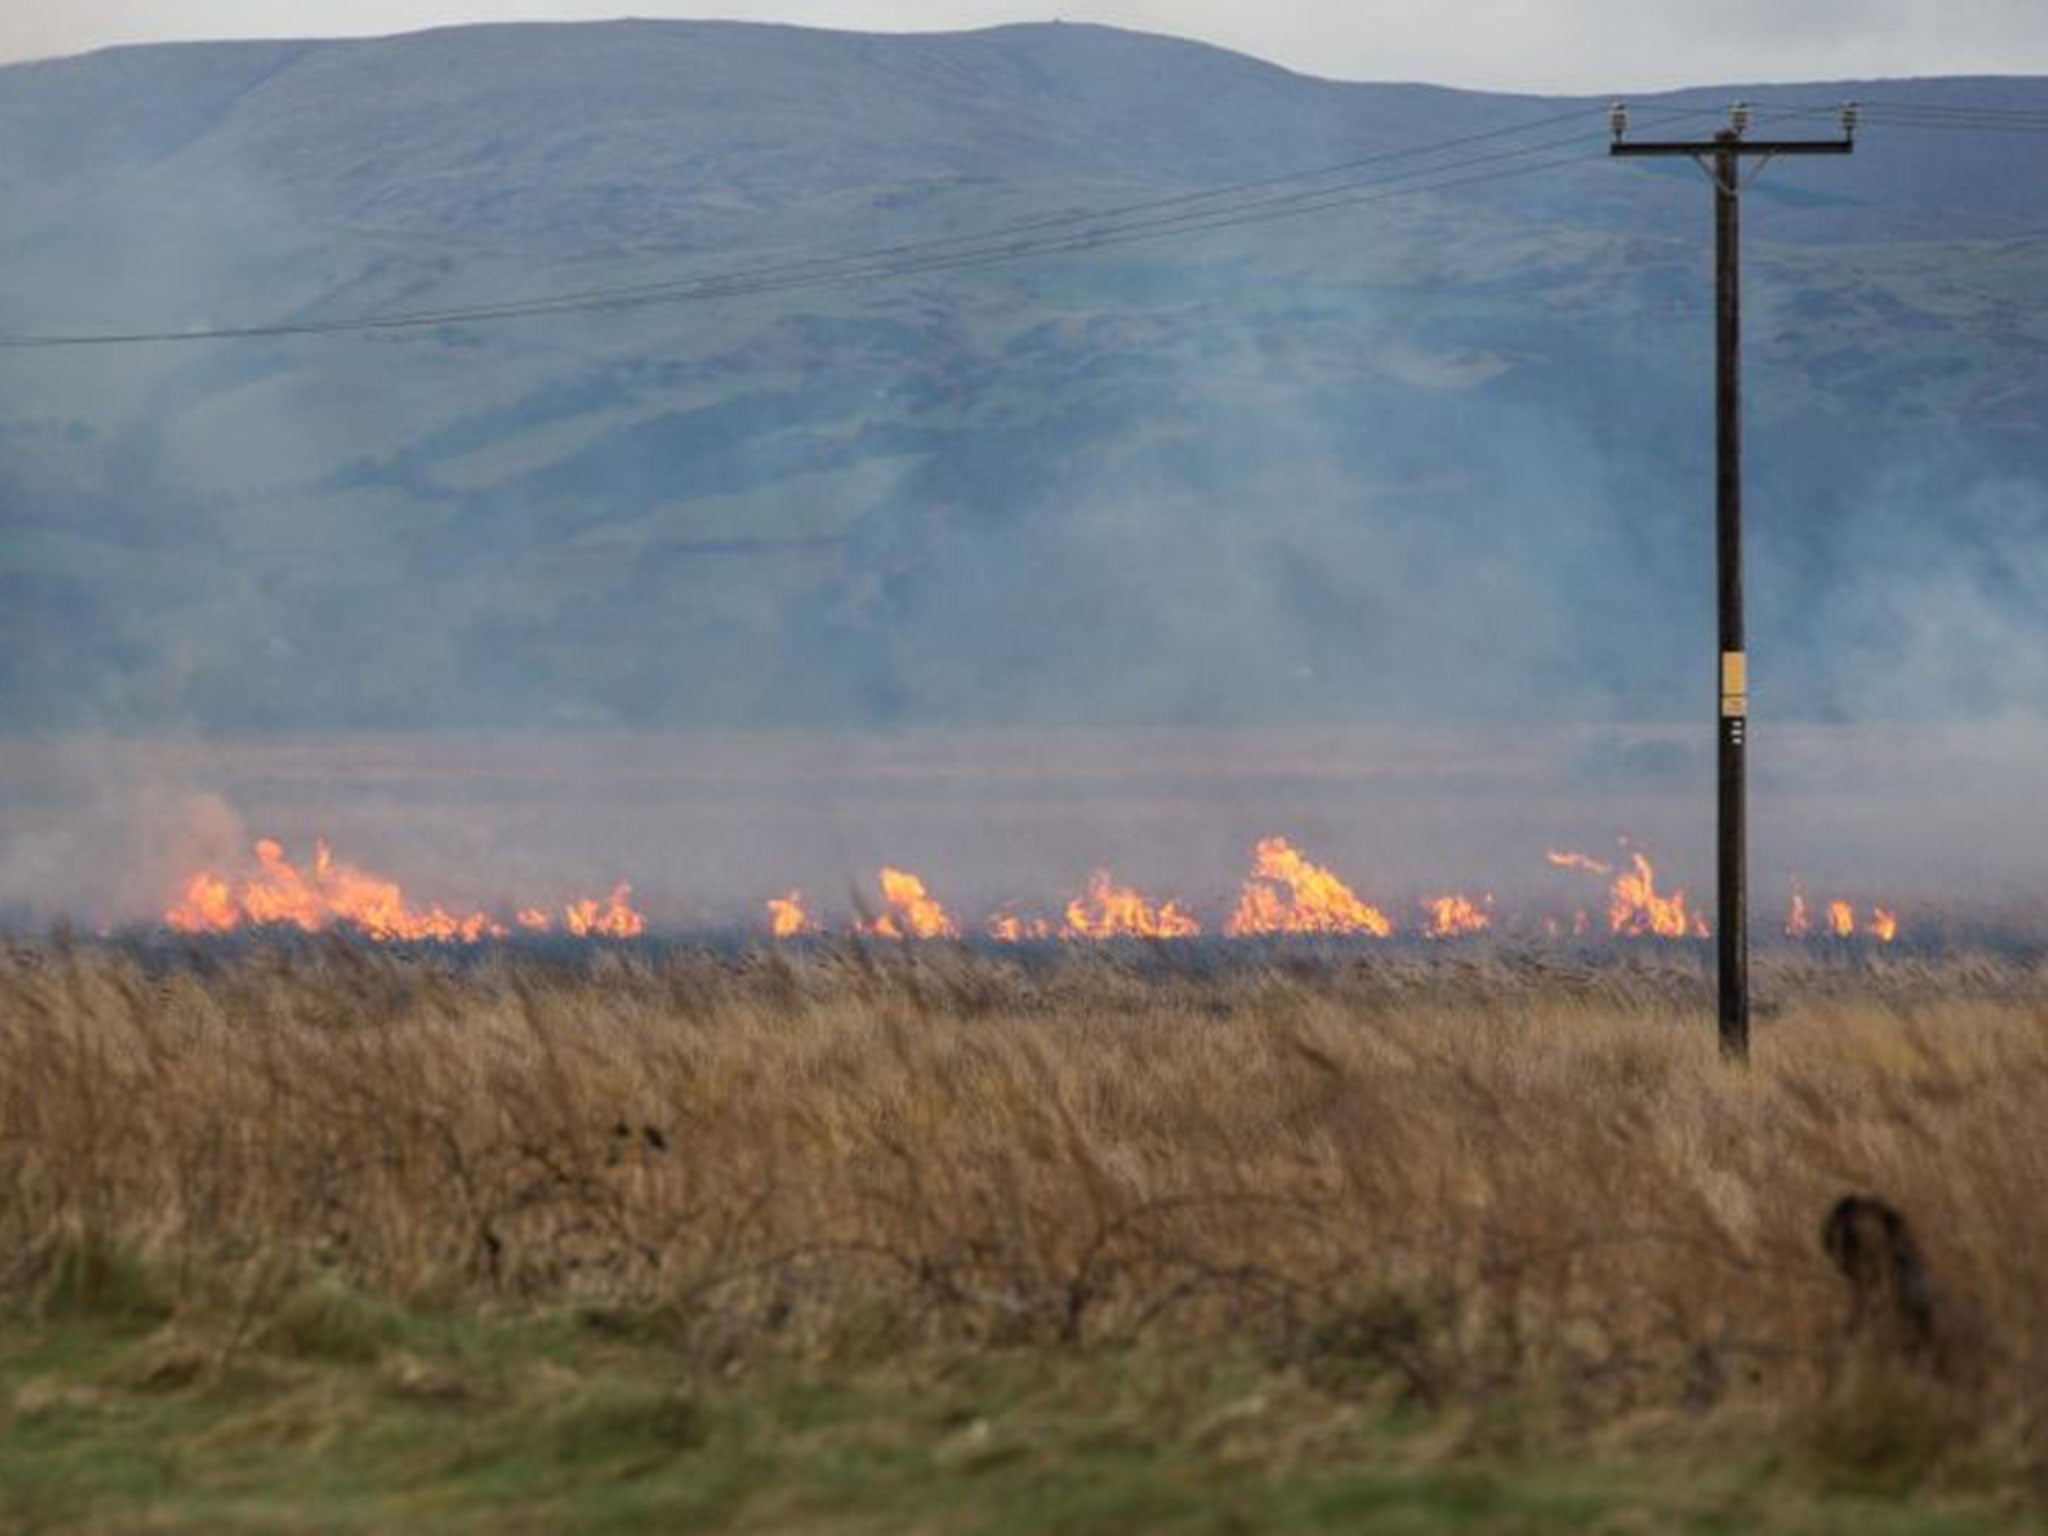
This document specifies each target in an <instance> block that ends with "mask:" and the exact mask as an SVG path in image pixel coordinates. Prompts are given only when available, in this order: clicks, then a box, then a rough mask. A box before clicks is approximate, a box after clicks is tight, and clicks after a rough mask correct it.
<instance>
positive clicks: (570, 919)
mask: <svg viewBox="0 0 2048 1536" xmlns="http://www.w3.org/2000/svg"><path fill="white" fill-rule="evenodd" d="M562 921H563V923H564V924H566V925H567V927H568V929H569V931H570V932H571V933H573V934H574V935H576V937H577V938H579V939H587V938H592V937H597V938H604V939H637V938H639V937H640V935H641V934H643V933H645V932H646V931H647V919H646V918H644V917H642V916H641V915H640V914H639V913H638V912H635V911H634V910H633V887H631V886H630V885H626V884H623V883H621V884H619V885H615V886H613V887H612V893H611V895H610V896H609V897H607V898H606V899H605V900H604V901H603V902H602V903H599V902H597V901H595V900H593V899H590V898H588V897H586V898H585V899H584V900H582V901H572V902H571V903H569V905H568V906H566V907H564V908H563V909H562Z"/></svg>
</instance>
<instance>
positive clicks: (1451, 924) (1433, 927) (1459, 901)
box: [1422, 894, 1493, 939]
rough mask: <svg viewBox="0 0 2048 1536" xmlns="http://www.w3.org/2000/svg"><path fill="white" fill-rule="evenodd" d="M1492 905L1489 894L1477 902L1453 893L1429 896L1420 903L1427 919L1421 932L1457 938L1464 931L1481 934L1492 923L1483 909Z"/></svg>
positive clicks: (1464, 933) (1443, 937)
mask: <svg viewBox="0 0 2048 1536" xmlns="http://www.w3.org/2000/svg"><path fill="white" fill-rule="evenodd" d="M1492 905H1493V898H1492V897H1491V896H1486V897H1483V898H1482V899H1481V901H1480V902H1476V903H1475V902H1474V901H1472V900H1471V899H1470V898H1469V897H1465V896H1459V895H1456V894H1452V895H1449V896H1432V897H1430V898H1429V899H1428V900H1426V901H1424V902H1423V904H1422V910H1423V911H1424V912H1425V913H1427V914H1428V918H1429V920H1428V922H1427V923H1425V924H1424V925H1423V930H1422V931H1423V932H1424V933H1426V934H1428V935H1429V936H1430V937H1431V938H1432V939H1456V938H1462V937H1464V936H1465V935H1467V934H1473V933H1484V932H1486V930H1487V929H1489V928H1491V927H1492V926H1493V916H1492V914H1491V913H1489V912H1488V911H1486V910H1485V909H1486V908H1487V907H1490V906H1492Z"/></svg>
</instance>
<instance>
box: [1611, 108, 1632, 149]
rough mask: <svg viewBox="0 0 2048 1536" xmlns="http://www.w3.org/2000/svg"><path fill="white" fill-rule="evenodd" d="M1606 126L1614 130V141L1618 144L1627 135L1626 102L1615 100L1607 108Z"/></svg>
mask: <svg viewBox="0 0 2048 1536" xmlns="http://www.w3.org/2000/svg"><path fill="white" fill-rule="evenodd" d="M1607 126H1608V127H1609V128H1610V129H1612V130H1613V132H1614V142H1615V143H1617V144H1619V143H1620V142H1621V141H1622V140H1623V139H1624V138H1626V137H1627V136H1628V103H1627V102H1625V101H1617V102H1616V103H1615V104H1614V105H1613V106H1611V107H1609V108H1608V109H1607Z"/></svg>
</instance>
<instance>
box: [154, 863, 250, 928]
mask: <svg viewBox="0 0 2048 1536" xmlns="http://www.w3.org/2000/svg"><path fill="white" fill-rule="evenodd" d="M164 921H165V922H166V923H168V924H169V925H170V926H171V927H173V928H175V929H176V930H177V931H178V932H180V933H233V932H234V931H235V930H236V929H237V928H239V927H241V925H242V909H241V907H240V905H239V904H238V903H237V902H236V901H235V892H234V887H233V886H232V885H230V884H229V883H228V882H227V881H226V880H223V879H222V878H221V877H220V876H219V875H216V874H213V873H211V872H209V871H207V870H203V869H202V870H200V871H199V873H197V874H196V875H193V876H191V877H189V878H188V879H187V880H186V881H185V884H184V885H183V886H182V887H181V888H180V890H179V893H178V900H177V904H176V905H175V906H173V907H172V908H171V909H170V910H169V911H168V912H166V913H164Z"/></svg>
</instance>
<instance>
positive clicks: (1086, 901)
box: [1063, 869, 1202, 939]
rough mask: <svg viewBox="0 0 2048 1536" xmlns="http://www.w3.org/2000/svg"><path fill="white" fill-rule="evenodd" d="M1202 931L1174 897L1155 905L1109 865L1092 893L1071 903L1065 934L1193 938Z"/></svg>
mask: <svg viewBox="0 0 2048 1536" xmlns="http://www.w3.org/2000/svg"><path fill="white" fill-rule="evenodd" d="M1201 931H1202V925H1201V924H1200V923H1198V922H1196V921H1195V920H1194V919H1193V918H1192V917H1190V916H1189V915H1188V914H1187V913H1186V912H1184V911H1182V910H1181V908H1180V906H1179V905H1178V904H1177V903H1175V902H1172V901H1168V902H1164V903H1162V904H1161V905H1159V906H1157V907H1154V906H1153V905H1152V904H1151V903H1150V902H1148V901H1146V900H1145V898H1144V897H1143V896H1141V895H1139V894H1138V893H1137V892H1136V891H1134V890H1132V889H1130V888H1129V887H1128V886H1120V885H1118V884H1117V883H1116V882H1115V881H1114V880H1113V879H1111V878H1110V873H1109V871H1108V870H1106V869H1098V870H1097V871H1095V874H1094V877H1093V878H1092V879H1090V880H1089V882H1088V893H1087V895H1085V896H1076V897H1075V898H1074V899H1073V900H1072V901H1070V902H1068V903H1067V925H1066V928H1065V930H1064V935H1063V936H1064V937H1066V938H1070V939H1123V938H1132V939H1191V938H1194V937H1195V936H1196V935H1197V934H1199V933H1200V932H1201Z"/></svg>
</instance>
